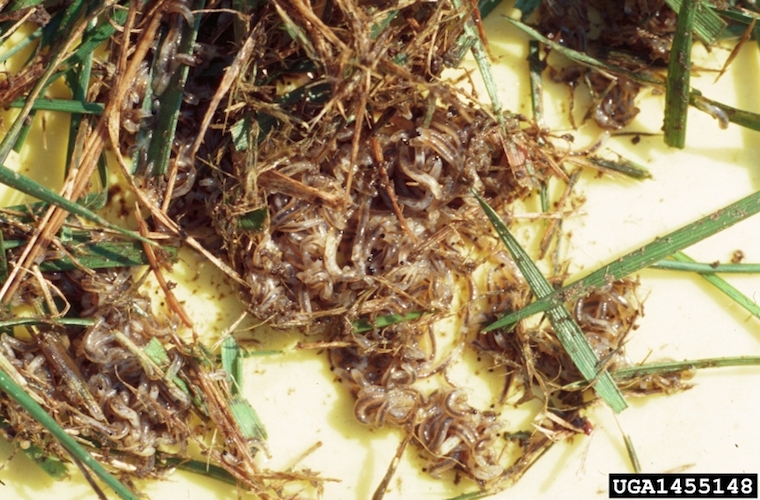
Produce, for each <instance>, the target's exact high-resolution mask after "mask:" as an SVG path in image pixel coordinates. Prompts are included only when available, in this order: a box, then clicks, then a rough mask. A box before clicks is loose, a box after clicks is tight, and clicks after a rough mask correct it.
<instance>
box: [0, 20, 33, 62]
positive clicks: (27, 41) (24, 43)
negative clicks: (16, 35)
mask: <svg viewBox="0 0 760 500" xmlns="http://www.w3.org/2000/svg"><path fill="white" fill-rule="evenodd" d="M41 36H42V28H39V29H37V30H35V31H33V32H32V33H30V34H29V35H28V36H27V37H26V38H24V39H23V40H20V41H19V42H18V43H15V44H13V46H12V47H10V48H9V49H8V50H7V51H5V52H3V54H2V55H0V64H2V63H4V62H5V61H7V60H9V59H11V58H12V57H13V56H15V55H16V54H18V53H19V52H21V51H22V50H24V49H25V48H27V47H28V46H30V45H31V44H33V43H34V42H35V41H36V40H37V39H38V38H39V37H41Z"/></svg>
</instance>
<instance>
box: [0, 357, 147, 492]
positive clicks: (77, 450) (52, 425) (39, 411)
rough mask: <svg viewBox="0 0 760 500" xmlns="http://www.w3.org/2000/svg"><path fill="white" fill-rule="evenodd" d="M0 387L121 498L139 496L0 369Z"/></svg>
mask: <svg viewBox="0 0 760 500" xmlns="http://www.w3.org/2000/svg"><path fill="white" fill-rule="evenodd" d="M0 389H2V390H3V391H4V392H5V393H6V394H7V395H8V397H10V398H11V399H13V400H14V401H15V402H16V403H18V404H19V405H20V406H21V407H22V408H24V409H25V410H26V411H28V412H29V414H30V415H31V416H32V418H34V419H35V420H37V422H39V423H40V425H42V426H43V427H44V428H45V429H47V431H48V432H50V434H52V435H53V437H55V439H57V440H58V442H59V443H61V446H63V447H64V448H65V449H66V451H68V452H69V453H70V454H71V455H72V456H73V457H75V458H76V459H77V460H79V461H80V462H82V464H84V466H86V467H87V468H88V469H90V470H92V471H93V472H94V473H95V475H97V476H98V477H99V478H100V480H101V481H103V482H104V483H105V484H106V485H108V487H110V488H111V489H113V491H114V492H116V494H117V495H119V497H120V498H122V499H124V500H137V496H136V495H135V494H133V493H132V492H131V491H129V489H128V488H127V487H126V486H124V485H123V484H121V483H120V482H119V480H118V479H116V478H115V477H114V476H112V475H111V474H110V473H109V472H108V471H107V470H105V468H103V466H102V465H100V463H99V462H98V461H97V460H95V459H94V458H93V457H92V455H90V454H89V453H88V452H87V450H85V449H84V448H82V446H81V445H80V444H79V443H78V442H77V441H76V439H75V438H74V437H73V436H71V435H69V434H68V433H67V432H66V431H65V430H64V429H63V428H62V427H61V426H60V425H58V422H56V421H55V419H54V418H53V417H52V416H50V415H49V414H48V413H47V411H45V409H44V408H42V406H40V405H39V404H38V403H37V402H36V401H34V400H33V399H32V398H31V397H29V395H28V394H27V393H26V392H25V391H24V390H23V389H22V388H21V387H19V386H18V384H16V382H14V381H13V379H12V378H11V377H10V376H8V374H6V373H5V371H3V370H0Z"/></svg>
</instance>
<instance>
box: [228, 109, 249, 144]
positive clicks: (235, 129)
mask: <svg viewBox="0 0 760 500" xmlns="http://www.w3.org/2000/svg"><path fill="white" fill-rule="evenodd" d="M230 135H232V145H233V146H234V148H235V151H237V152H240V151H246V150H247V149H248V138H249V137H250V136H251V118H250V117H249V116H246V117H244V118H241V119H240V120H238V121H236V122H235V123H234V124H233V125H232V126H231V127H230Z"/></svg>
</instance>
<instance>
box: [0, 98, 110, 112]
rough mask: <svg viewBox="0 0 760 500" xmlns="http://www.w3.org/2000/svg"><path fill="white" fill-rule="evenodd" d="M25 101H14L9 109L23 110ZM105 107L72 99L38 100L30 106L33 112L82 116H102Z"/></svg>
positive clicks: (97, 103)
mask: <svg viewBox="0 0 760 500" xmlns="http://www.w3.org/2000/svg"><path fill="white" fill-rule="evenodd" d="M24 104H26V102H25V101H23V100H21V99H16V100H15V101H13V102H11V103H9V104H8V107H9V108H23V107H24ZM104 109H105V106H104V105H103V104H102V103H99V102H82V101H76V100H73V99H48V98H40V99H37V100H36V101H34V104H32V110H33V111H60V112H62V113H77V114H82V115H102V114H103V110H104Z"/></svg>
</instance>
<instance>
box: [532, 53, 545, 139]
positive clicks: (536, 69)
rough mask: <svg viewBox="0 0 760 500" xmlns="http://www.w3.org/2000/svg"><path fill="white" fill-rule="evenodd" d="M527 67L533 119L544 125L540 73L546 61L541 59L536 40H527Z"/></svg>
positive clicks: (539, 124) (540, 125)
mask: <svg viewBox="0 0 760 500" xmlns="http://www.w3.org/2000/svg"><path fill="white" fill-rule="evenodd" d="M528 68H529V69H530V102H531V105H532V107H533V119H534V120H536V123H537V124H538V126H539V127H543V126H544V100H543V91H542V85H541V73H543V71H544V69H545V68H546V62H544V61H542V60H541V50H540V47H539V45H538V40H530V41H529V42H528Z"/></svg>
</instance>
